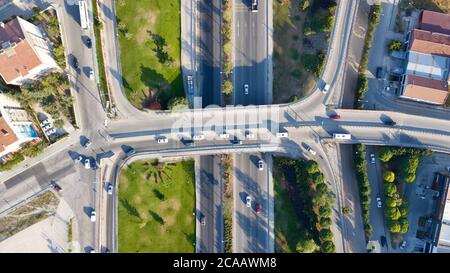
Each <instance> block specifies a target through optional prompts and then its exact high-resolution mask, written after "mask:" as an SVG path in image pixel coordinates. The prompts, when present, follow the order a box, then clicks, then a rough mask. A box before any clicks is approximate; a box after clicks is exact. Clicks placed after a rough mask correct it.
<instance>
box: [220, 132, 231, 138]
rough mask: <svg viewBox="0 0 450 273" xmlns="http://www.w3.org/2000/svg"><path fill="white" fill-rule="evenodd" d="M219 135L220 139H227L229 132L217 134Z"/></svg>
mask: <svg viewBox="0 0 450 273" xmlns="http://www.w3.org/2000/svg"><path fill="white" fill-rule="evenodd" d="M219 137H220V138H222V139H229V138H230V134H227V133H222V134H220V135H219Z"/></svg>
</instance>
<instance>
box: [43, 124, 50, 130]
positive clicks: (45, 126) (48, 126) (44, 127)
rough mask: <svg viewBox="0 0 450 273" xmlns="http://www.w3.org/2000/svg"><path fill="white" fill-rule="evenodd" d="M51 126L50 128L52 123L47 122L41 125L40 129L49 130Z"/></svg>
mask: <svg viewBox="0 0 450 273" xmlns="http://www.w3.org/2000/svg"><path fill="white" fill-rule="evenodd" d="M51 128H52V125H50V124H47V125H44V126H42V130H44V131H48V130H50V129H51Z"/></svg>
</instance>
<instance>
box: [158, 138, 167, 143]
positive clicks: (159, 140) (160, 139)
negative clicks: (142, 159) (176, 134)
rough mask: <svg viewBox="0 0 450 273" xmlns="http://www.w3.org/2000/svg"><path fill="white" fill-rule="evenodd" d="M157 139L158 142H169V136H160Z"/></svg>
mask: <svg viewBox="0 0 450 273" xmlns="http://www.w3.org/2000/svg"><path fill="white" fill-rule="evenodd" d="M157 141H158V143H167V142H169V139H167V137H160V138H158V140H157Z"/></svg>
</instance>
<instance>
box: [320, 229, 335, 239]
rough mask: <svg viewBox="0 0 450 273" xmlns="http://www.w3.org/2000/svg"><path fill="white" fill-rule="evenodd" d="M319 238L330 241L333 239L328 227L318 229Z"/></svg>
mask: <svg viewBox="0 0 450 273" xmlns="http://www.w3.org/2000/svg"><path fill="white" fill-rule="evenodd" d="M319 238H320V240H321V241H331V240H332V239H333V233H331V230H330V229H328V228H326V229H321V230H320V231H319Z"/></svg>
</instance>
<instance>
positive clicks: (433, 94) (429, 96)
mask: <svg viewBox="0 0 450 273" xmlns="http://www.w3.org/2000/svg"><path fill="white" fill-rule="evenodd" d="M448 95H449V91H448V84H447V82H446V81H439V80H433V79H429V78H424V77H419V76H415V75H406V86H405V89H404V91H403V96H405V97H409V98H414V99H419V100H424V101H428V102H433V103H436V104H444V103H445V101H446V100H447V97H448Z"/></svg>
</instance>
